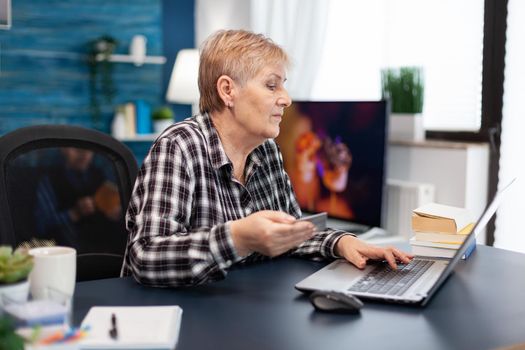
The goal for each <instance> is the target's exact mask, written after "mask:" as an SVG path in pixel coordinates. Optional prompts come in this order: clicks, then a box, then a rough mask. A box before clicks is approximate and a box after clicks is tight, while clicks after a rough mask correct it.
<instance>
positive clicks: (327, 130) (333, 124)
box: [276, 101, 387, 227]
mask: <svg viewBox="0 0 525 350" xmlns="http://www.w3.org/2000/svg"><path fill="white" fill-rule="evenodd" d="M386 121H387V104H386V102H385V101H366V102H295V101H294V102H293V104H292V105H291V106H290V107H288V108H286V109H285V112H284V117H283V121H282V122H281V132H280V134H279V137H277V139H276V141H277V143H278V144H279V147H280V148H281V152H282V154H283V159H284V167H285V170H286V172H287V173H288V175H289V176H290V179H291V182H292V186H293V188H294V191H295V194H296V196H297V200H298V202H299V205H300V206H301V209H302V210H304V211H308V212H322V211H326V212H327V213H328V215H329V216H331V217H335V218H339V219H344V220H348V221H352V222H355V223H358V224H363V225H369V226H377V227H380V226H381V209H382V199H383V189H384V187H385V159H386V153H385V152H386Z"/></svg>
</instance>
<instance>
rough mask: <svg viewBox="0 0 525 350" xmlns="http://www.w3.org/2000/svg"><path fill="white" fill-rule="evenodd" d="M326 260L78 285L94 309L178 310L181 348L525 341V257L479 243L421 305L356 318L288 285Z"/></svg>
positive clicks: (80, 303)
mask: <svg viewBox="0 0 525 350" xmlns="http://www.w3.org/2000/svg"><path fill="white" fill-rule="evenodd" d="M324 265H325V263H318V262H311V261H306V260H301V259H292V258H286V259H277V260H275V261H271V262H266V263H261V264H257V265H250V266H247V267H243V268H238V269H235V270H233V271H231V272H230V273H229V274H228V276H227V278H226V279H225V280H223V281H221V282H217V283H212V284H208V285H205V286H199V287H192V288H184V289H162V288H148V287H143V286H141V285H138V284H137V283H135V282H134V280H133V279H131V278H123V279H119V278H115V279H107V280H99V281H91V282H82V283H78V284H77V286H76V291H75V299H74V321H75V323H76V324H79V323H80V321H81V320H82V318H83V317H84V316H85V315H86V313H87V311H88V310H89V308H90V307H91V306H94V305H98V306H105V305H169V304H177V305H180V306H181V307H182V308H183V310H184V314H183V317H182V328H181V333H180V337H179V345H178V346H177V349H211V348H213V349H250V350H252V349H316V350H319V349H349V348H352V349H365V348H366V349H386V348H392V349H494V348H497V347H501V346H507V345H511V344H515V343H521V342H525V301H524V296H525V277H524V275H525V274H524V272H525V255H523V254H518V253H513V252H509V251H505V250H501V249H496V248H490V247H485V246H478V249H477V250H476V251H475V253H474V254H473V255H472V256H471V258H470V259H469V260H468V261H466V262H465V261H462V262H461V263H460V265H459V266H458V267H457V268H456V272H455V273H454V274H452V276H451V277H450V278H449V279H448V281H447V282H446V283H445V284H444V285H443V286H442V287H441V289H440V290H439V291H438V293H437V294H436V295H435V296H434V298H433V299H432V300H431V301H430V303H429V304H428V305H427V306H426V307H425V308H419V307H411V306H408V307H407V306H401V305H388V304H380V303H372V302H366V301H365V306H364V308H363V309H362V310H361V313H360V315H340V314H325V313H320V312H316V311H314V309H313V307H312V306H311V305H310V303H309V301H308V299H307V298H306V297H305V296H304V295H302V294H301V293H300V292H298V291H296V290H295V289H294V284H295V283H296V282H298V281H300V280H301V279H303V278H304V277H306V276H307V275H309V274H310V273H312V272H314V271H316V270H318V269H320V268H321V267H322V266H324Z"/></svg>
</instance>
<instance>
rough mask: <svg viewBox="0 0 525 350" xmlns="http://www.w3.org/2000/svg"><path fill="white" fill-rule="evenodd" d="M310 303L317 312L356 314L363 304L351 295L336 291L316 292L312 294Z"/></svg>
mask: <svg viewBox="0 0 525 350" xmlns="http://www.w3.org/2000/svg"><path fill="white" fill-rule="evenodd" d="M310 302H311V303H312V305H313V306H314V307H315V309H316V310H321V311H326V312H337V313H356V312H359V309H361V307H363V302H362V301H361V300H359V299H358V298H356V297H355V296H353V295H351V294H345V293H342V292H335V291H322V290H321V291H315V292H313V293H312V294H310Z"/></svg>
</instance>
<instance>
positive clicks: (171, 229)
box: [122, 115, 347, 286]
mask: <svg viewBox="0 0 525 350" xmlns="http://www.w3.org/2000/svg"><path fill="white" fill-rule="evenodd" d="M245 178H246V183H245V184H244V185H242V184H241V183H240V182H238V181H237V180H236V179H235V178H234V177H233V166H232V164H231V162H230V160H229V159H228V157H227V155H226V153H225V152H224V149H223V147H222V144H221V142H220V139H219V136H218V134H217V131H216V129H215V128H214V127H213V125H212V121H211V119H210V117H209V116H208V115H197V116H194V117H192V118H188V119H186V120H184V121H182V122H180V123H177V124H174V125H173V126H171V127H170V128H168V129H167V130H166V131H165V132H164V133H163V134H162V135H161V136H160V137H159V138H158V139H157V141H156V142H155V143H154V144H153V146H152V147H151V149H150V151H149V154H148V155H147V157H146V159H145V160H144V163H143V165H142V167H141V169H140V171H139V174H138V177H137V180H136V182H135V187H134V190H133V195H132V198H131V201H130V204H129V207H128V211H127V215H126V227H127V230H128V232H129V238H128V244H127V248H126V256H125V259H124V265H123V268H122V275H130V274H131V275H133V276H134V278H135V279H136V280H137V281H138V282H140V283H142V284H145V285H151V286H183V285H194V284H201V283H204V282H208V281H213V280H218V279H222V278H224V277H225V275H226V273H227V269H228V268H229V267H230V266H232V264H235V263H240V262H242V263H247V262H253V261H258V260H264V259H269V258H268V257H265V256H263V255H261V254H258V253H253V254H251V255H249V256H247V257H245V258H241V257H239V255H238V254H237V253H236V250H235V248H234V245H233V240H232V237H231V232H230V221H233V220H238V219H241V218H243V217H245V216H247V215H250V214H251V213H254V212H257V211H260V210H279V211H283V212H287V213H289V214H291V215H293V216H294V217H296V218H299V217H300V216H301V210H300V209H299V206H298V204H297V201H296V199H295V195H294V192H293V189H292V187H291V184H290V179H289V178H288V175H287V174H286V172H285V171H284V169H283V161H282V156H281V153H280V151H279V148H278V147H277V145H276V143H275V142H274V141H273V140H267V141H266V142H264V143H263V144H262V145H260V146H259V147H257V148H256V149H255V150H254V151H253V152H252V153H251V154H250V155H249V156H248V159H247V161H246V169H245ZM344 234H347V233H346V232H343V231H336V230H326V231H323V232H319V233H317V234H316V235H315V236H314V237H313V238H311V239H310V240H308V241H306V242H304V243H302V244H301V245H300V246H299V247H297V248H296V249H293V250H291V251H289V252H288V253H287V254H288V255H293V256H303V257H309V258H313V259H323V258H328V259H330V258H335V257H337V256H336V255H335V254H334V246H335V243H336V241H337V239H338V238H339V237H340V236H341V235H344Z"/></svg>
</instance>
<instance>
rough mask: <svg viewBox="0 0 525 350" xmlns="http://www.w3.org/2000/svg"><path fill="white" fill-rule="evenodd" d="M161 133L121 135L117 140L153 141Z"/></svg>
mask: <svg viewBox="0 0 525 350" xmlns="http://www.w3.org/2000/svg"><path fill="white" fill-rule="evenodd" d="M159 135H160V134H137V135H135V136H131V137H121V138H117V140H119V141H121V142H153V141H155V140H156V139H157V137H159Z"/></svg>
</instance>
